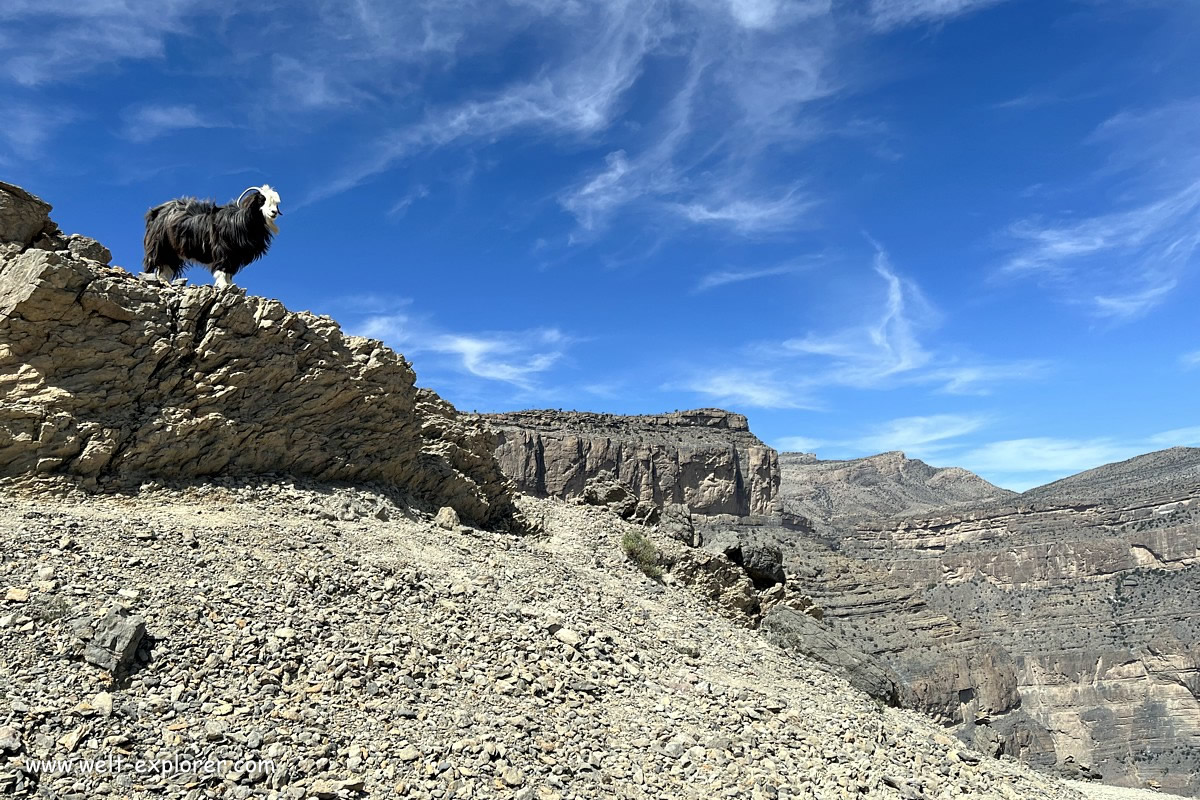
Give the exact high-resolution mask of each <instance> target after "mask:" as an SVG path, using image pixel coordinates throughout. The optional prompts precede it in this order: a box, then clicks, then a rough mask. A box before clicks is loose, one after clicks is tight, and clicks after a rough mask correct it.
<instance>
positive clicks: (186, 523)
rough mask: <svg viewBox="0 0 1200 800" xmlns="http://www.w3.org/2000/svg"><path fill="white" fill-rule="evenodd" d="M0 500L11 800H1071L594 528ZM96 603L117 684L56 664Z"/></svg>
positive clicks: (279, 507)
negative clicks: (203, 798) (75, 768)
mask: <svg viewBox="0 0 1200 800" xmlns="http://www.w3.org/2000/svg"><path fill="white" fill-rule="evenodd" d="M5 501H6V502H5V503H4V504H3V506H2V507H0V552H3V553H5V555H6V558H5V559H4V560H3V561H0V585H3V586H7V587H12V588H13V589H15V590H17V591H13V592H9V596H10V597H14V598H16V597H19V598H24V599H21V600H10V601H9V602H7V603H6V607H5V613H6V614H7V613H11V614H12V619H11V620H9V621H7V622H6V623H5V624H9V625H10V627H9V629H8V630H6V631H5V632H4V634H3V635H4V640H3V641H4V645H3V652H4V658H2V659H0V684H2V685H4V686H5V693H4V695H3V696H0V720H2V721H4V727H0V742H7V744H6V745H5V746H6V747H10V748H11V747H13V746H14V743H15V748H16V750H17V752H16V753H14V754H13V755H14V757H15V762H10V763H8V764H3V763H0V785H5V786H7V787H8V789H9V790H10V791H11V790H13V789H15V790H16V791H17V792H18V793H21V794H24V793H25V792H29V791H32V790H34V787H35V786H36V787H37V789H36V791H37V792H38V794H39V795H41V796H52V797H80V798H83V797H87V798H134V800H143V798H150V797H169V798H182V797H185V796H186V797H192V796H198V795H196V793H195V791H194V788H193V786H194V783H193V782H194V781H195V780H196V779H197V776H195V775H193V774H189V773H181V774H177V775H169V774H162V773H157V774H156V773H151V774H142V775H135V774H133V772H132V771H131V770H130V771H127V772H123V773H118V774H115V775H105V774H79V773H75V774H68V773H55V774H42V775H37V774H31V773H30V771H29V769H28V767H29V765H30V764H31V762H33V761H35V760H36V761H39V762H40V761H41V760H43V759H46V758H56V759H61V760H67V761H78V760H79V759H83V758H94V757H97V756H99V757H100V758H104V757H106V756H107V755H108V754H109V753H113V754H116V753H121V754H124V758H125V759H126V763H127V764H129V763H131V762H132V760H133V759H151V758H167V759H170V758H172V757H174V756H175V755H177V754H186V755H190V756H191V757H193V758H194V759H195V760H198V761H199V762H200V763H208V762H210V761H211V762H214V763H216V764H219V765H221V766H219V767H218V772H217V774H216V775H215V776H213V777H211V778H205V781H206V784H205V785H206V786H208V785H211V786H214V787H216V788H219V790H220V792H221V794H223V795H224V796H231V797H250V796H254V797H267V796H268V795H270V796H272V797H274V796H279V797H302V796H303V797H320V798H333V797H344V798H351V797H359V796H364V795H365V796H369V797H380V798H384V797H394V796H402V797H407V798H431V797H438V798H451V797H474V798H522V800H525V798H539V799H540V800H560V799H561V798H565V797H575V798H646V799H647V800H648V799H649V798H663V797H678V798H705V799H707V798H713V797H746V798H768V797H771V798H774V797H780V798H782V797H788V798H810V799H811V798H821V799H822V800H824V798H838V799H839V800H841V799H842V798H846V799H847V800H849V799H850V798H863V799H864V800H894V798H898V797H930V798H952V797H972V798H983V799H987V798H995V799H996V800H1011V799H1012V798H1018V797H1019V798H1023V800H1042V799H1045V800H1081V795H1080V794H1079V793H1077V792H1076V791H1074V790H1071V789H1068V788H1067V787H1065V786H1064V785H1063V784H1061V783H1058V782H1057V781H1055V780H1054V779H1052V778H1049V777H1046V776H1041V775H1037V774H1034V773H1033V772H1031V771H1030V770H1029V769H1028V768H1027V767H1025V766H1023V765H1020V764H1018V763H1015V762H1012V761H1001V760H994V759H990V758H984V757H981V756H980V755H979V754H977V753H973V752H970V751H969V750H967V749H966V748H965V747H964V746H963V745H962V744H961V743H959V742H958V741H956V740H955V739H954V738H953V737H951V736H948V735H947V734H946V733H945V732H944V731H942V730H940V729H939V728H938V727H937V726H935V725H934V724H932V723H931V722H930V721H929V720H928V719H926V718H924V717H921V716H920V715H917V714H914V713H912V712H907V711H901V710H897V709H891V708H886V707H882V706H880V705H878V704H876V703H875V702H872V701H871V700H870V699H869V698H868V697H867V696H866V695H864V694H861V693H859V692H857V691H855V690H853V689H851V688H850V686H849V685H848V684H847V683H846V682H845V681H844V680H842V679H841V678H837V677H834V676H832V675H830V674H828V673H826V672H824V671H822V670H821V669H818V668H816V667H815V666H814V665H813V664H812V663H808V662H806V661H803V660H799V659H796V658H793V657H791V656H789V655H788V654H786V653H784V652H783V651H781V650H780V649H778V648H776V647H775V646H773V645H771V644H770V643H769V642H768V641H767V640H766V639H765V638H764V637H762V636H760V635H758V634H756V633H755V632H753V631H750V630H747V629H745V628H744V627H741V626H739V625H737V624H736V623H734V622H732V621H730V620H726V619H724V618H722V617H721V616H719V615H718V614H716V613H714V610H713V609H712V608H711V607H710V606H709V605H708V604H707V603H705V602H703V601H700V600H698V599H697V597H696V596H695V595H694V594H692V593H691V591H689V590H688V589H685V588H683V587H680V586H677V585H670V584H669V585H667V586H665V587H663V586H661V585H659V584H657V583H654V582H651V581H649V580H648V579H646V578H645V577H644V576H643V575H642V574H641V573H640V572H638V571H637V569H636V568H634V567H633V566H632V565H631V564H629V563H628V562H627V561H626V560H625V558H624V555H623V553H622V552H621V549H620V541H621V538H622V535H623V533H624V532H626V531H628V530H630V529H631V526H629V525H627V524H626V523H623V522H622V521H620V520H618V519H615V518H614V517H612V516H611V515H610V514H608V513H606V512H603V511H600V510H598V509H592V508H583V507H577V506H572V505H569V504H567V503H564V502H563V501H560V500H543V501H528V505H527V506H526V507H525V510H526V511H527V512H528V513H529V514H530V515H531V516H537V517H539V518H541V519H543V520H545V524H546V531H547V532H546V535H545V536H540V537H536V538H535V537H514V536H511V535H507V534H494V533H488V532H485V531H481V530H478V529H474V528H465V527H461V528H456V529H453V530H446V529H444V528H440V527H437V526H436V525H434V524H432V523H431V522H430V521H429V520H428V517H423V516H420V515H414V514H413V513H412V512H411V511H410V510H408V509H405V508H403V507H397V506H394V505H392V504H391V503H390V501H388V500H387V499H385V498H382V497H378V496H374V495H370V494H365V493H362V492H357V491H350V492H345V491H343V492H340V493H336V494H331V493H329V492H328V491H317V492H310V491H306V490H301V489H297V488H294V487H291V486H287V485H283V486H279V485H274V486H261V487H258V488H241V489H239V488H236V487H232V488H228V489H226V488H211V489H202V490H199V491H191V492H186V493H185V492H178V491H174V492H172V491H155V492H150V493H144V494H142V495H141V496H135V497H99V498H95V497H93V498H88V499H86V500H84V501H83V502H64V503H60V504H59V505H58V507H57V508H50V507H48V505H47V503H46V502H45V501H44V500H43V499H34V500H29V499H25V498H22V497H19V496H13V495H9V496H6V497H5ZM347 507H350V508H357V509H361V510H362V511H363V512H364V513H362V514H359V515H358V516H357V518H355V517H354V516H351V517H350V518H342V519H330V518H329V517H330V516H331V515H330V514H329V513H328V512H329V511H332V510H334V509H345V508H347ZM379 509H384V510H385V511H386V513H384V514H382V515H380V514H379V513H378V511H379ZM343 516H344V515H343ZM381 517H385V518H386V521H385V520H384V519H381ZM134 560H136V561H137V562H138V564H139V566H137V567H136V568H135V567H131V566H130V563H131V561H134ZM115 605H122V606H125V607H128V608H129V611H130V613H131V614H135V615H138V616H140V617H141V618H143V619H144V620H145V624H146V628H147V635H148V637H149V639H148V640H147V641H146V642H145V643H144V644H143V646H142V648H141V649H140V650H138V652H137V655H136V657H135V658H134V659H133V663H134V668H133V669H132V670H131V674H130V676H129V678H128V679H127V680H123V681H119V682H118V681H114V680H113V677H112V676H111V675H110V674H108V673H106V672H104V671H103V670H101V669H99V668H97V667H93V666H92V665H91V664H89V663H86V662H85V661H82V660H80V659H79V658H78V657H70V655H69V654H70V653H72V652H75V651H74V650H73V648H75V647H76V646H77V645H76V642H79V641H80V640H81V637H83V638H86V637H87V636H88V635H89V633H90V632H91V629H93V628H95V627H97V626H98V625H99V624H100V619H101V617H102V616H103V615H104V612H105V610H106V609H109V608H112V607H114V606H115ZM64 655H65V656H67V657H64ZM246 758H249V759H256V760H257V759H262V760H269V761H270V765H271V766H270V769H269V770H267V769H266V767H265V766H264V767H263V768H262V769H259V768H255V769H252V770H245V769H241V770H239V769H237V768H236V767H235V766H233V765H234V764H235V762H236V760H240V759H246ZM20 763H23V764H25V766H26V769H21V768H19V767H18V766H16V764H20ZM273 791H278V792H280V794H279V795H274V794H271V793H272V792H273Z"/></svg>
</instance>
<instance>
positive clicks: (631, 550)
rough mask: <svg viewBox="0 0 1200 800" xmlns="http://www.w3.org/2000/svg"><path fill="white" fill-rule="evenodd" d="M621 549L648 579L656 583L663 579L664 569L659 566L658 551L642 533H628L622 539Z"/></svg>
mask: <svg viewBox="0 0 1200 800" xmlns="http://www.w3.org/2000/svg"><path fill="white" fill-rule="evenodd" d="M621 548H622V549H623V550H624V551H625V555H626V556H628V557H629V560H630V561H632V562H633V563H634V564H637V567H638V569H640V570H641V571H642V572H644V573H646V576H647V577H650V578H653V579H654V580H656V581H657V580H660V579H661V578H662V576H663V571H662V567H660V566H659V565H658V550H657V549H656V548H655V547H654V543H653V542H651V541H650V540H649V539H647V538H646V536H645V535H644V534H642V533H641V531H627V532H626V533H625V536H623V537H622V538H621Z"/></svg>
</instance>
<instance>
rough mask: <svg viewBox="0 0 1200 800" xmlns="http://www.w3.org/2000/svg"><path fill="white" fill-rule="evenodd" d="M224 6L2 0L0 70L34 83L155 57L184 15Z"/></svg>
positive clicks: (181, 30)
mask: <svg viewBox="0 0 1200 800" xmlns="http://www.w3.org/2000/svg"><path fill="white" fill-rule="evenodd" d="M228 8H229V6H228V4H227V3H225V2H223V0H213V2H200V1H199V0H123V1H122V2H116V1H115V0H5V2H4V3H3V4H2V5H0V27H9V26H11V27H12V28H13V29H14V31H13V32H12V44H11V45H7V47H6V49H9V50H10V51H12V52H9V53H7V54H6V56H5V58H3V59H0V75H2V76H4V77H7V78H8V79H9V80H11V81H13V82H15V83H17V84H20V85H22V86H39V85H42V84H45V83H51V82H59V81H64V80H67V79H70V78H73V77H75V76H78V75H81V74H83V73H86V72H90V71H92V70H94V69H96V68H98V67H101V66H105V65H107V64H110V63H113V62H118V61H126V60H131V59H132V60H136V59H147V58H161V57H162V56H163V54H164V52H165V40H166V37H167V36H168V35H171V34H185V33H186V32H187V26H186V21H187V20H188V19H189V18H191V17H193V16H195V15H196V14H199V13H204V14H211V15H219V14H222V13H224V12H225V11H226V10H227V9H228ZM18 42H19V45H20V46H19V48H18V47H17V43H18Z"/></svg>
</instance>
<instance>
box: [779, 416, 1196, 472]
mask: <svg viewBox="0 0 1200 800" xmlns="http://www.w3.org/2000/svg"><path fill="white" fill-rule="evenodd" d="M1002 418H1003V415H1000V414H995V415H993V414H932V415H928V416H916V417H903V418H900V419H894V420H888V421H885V422H882V423H879V424H876V425H874V426H870V427H869V428H868V430H867V431H866V432H865V433H862V434H856V435H854V436H851V437H847V438H841V439H825V440H818V439H812V438H809V437H804V436H791V437H786V436H785V437H782V438H780V439H778V440H777V441H776V442H774V444H775V446H776V447H777V448H779V449H781V450H799V451H803V452H815V453H816V454H817V456H818V457H819V458H833V459H848V458H862V457H864V456H870V455H875V454H877V453H882V452H887V451H889V450H900V451H903V452H904V454H905V455H907V456H908V457H909V458H920V459H923V460H926V461H930V462H931V463H933V464H935V465H936V466H956V467H963V468H964V469H968V470H970V471H971V472H974V473H977V474H979V475H981V476H983V477H984V478H986V479H987V480H989V481H991V482H992V483H994V484H996V485H997V486H1003V487H1004V488H1006V489H1014V490H1016V491H1025V490H1026V489H1030V488H1032V487H1034V486H1039V485H1041V484H1044V483H1049V482H1050V481H1054V480H1058V479H1059V478H1063V477H1066V476H1068V475H1073V474H1075V473H1077V472H1082V471H1084V470H1088V469H1092V468H1094V467H1098V466H1101V465H1103V464H1108V463H1111V462H1114V461H1123V460H1125V459H1127V458H1132V457H1133V456H1136V455H1140V454H1142V453H1147V452H1151V451H1154V450H1160V449H1164V448H1168V447H1179V446H1184V447H1193V446H1198V445H1200V427H1190V428H1177V429H1174V430H1169V431H1163V432H1161V433H1155V434H1151V435H1148V436H1145V437H1142V438H1117V437H1095V438H1068V437H1054V436H1032V437H1024V438H1016V439H998V440H992V441H988V440H986V439H981V436H980V434H981V433H983V432H986V431H987V429H988V428H989V427H993V426H994V425H995V424H996V423H997V422H998V421H1000V420H1002Z"/></svg>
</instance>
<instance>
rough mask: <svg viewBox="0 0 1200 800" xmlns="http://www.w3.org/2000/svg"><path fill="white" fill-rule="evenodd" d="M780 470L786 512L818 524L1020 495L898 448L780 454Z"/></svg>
mask: <svg viewBox="0 0 1200 800" xmlns="http://www.w3.org/2000/svg"><path fill="white" fill-rule="evenodd" d="M779 468H780V471H781V473H782V475H781V477H782V481H781V490H780V496H781V499H782V504H783V510H784V511H786V512H788V513H791V514H798V515H800V516H803V517H806V518H808V519H809V520H811V521H812V522H814V523H816V524H822V523H823V524H829V523H831V522H833V521H835V520H840V519H855V518H858V517H863V516H875V517H879V516H884V517H890V516H896V515H900V514H910V513H923V512H935V511H938V510H941V509H944V508H946V507H947V506H956V505H961V504H972V505H977V504H984V503H990V502H993V501H1000V500H1007V499H1009V498H1012V497H1015V496H1016V492H1012V491H1009V490H1008V489H1001V488H1000V487H998V486H995V485H993V484H991V483H989V482H987V481H986V480H984V479H983V478H981V477H979V476H978V475H976V474H975V473H973V472H970V471H968V470H965V469H962V468H961V467H931V466H929V465H928V464H926V463H925V462H924V461H921V460H920V459H916V458H908V457H907V456H905V455H904V453H902V452H900V451H898V450H894V451H891V452H887V453H880V454H878V455H874V456H867V457H866V458H854V459H847V460H822V459H818V458H816V456H814V455H812V454H810V453H780V454H779Z"/></svg>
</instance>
